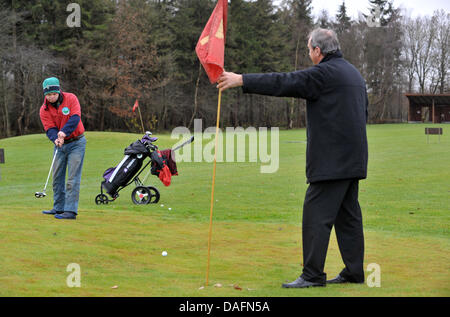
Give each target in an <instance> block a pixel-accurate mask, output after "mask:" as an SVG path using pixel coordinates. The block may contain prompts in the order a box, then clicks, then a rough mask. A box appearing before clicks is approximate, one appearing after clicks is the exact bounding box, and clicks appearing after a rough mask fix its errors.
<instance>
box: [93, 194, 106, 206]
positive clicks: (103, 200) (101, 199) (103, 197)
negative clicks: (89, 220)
mask: <svg viewBox="0 0 450 317" xmlns="http://www.w3.org/2000/svg"><path fill="white" fill-rule="evenodd" d="M95 203H96V204H97V205H101V204H107V203H108V197H107V196H106V195H105V194H98V195H97V196H96V197H95Z"/></svg>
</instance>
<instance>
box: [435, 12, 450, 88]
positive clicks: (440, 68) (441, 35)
mask: <svg viewBox="0 0 450 317" xmlns="http://www.w3.org/2000/svg"><path fill="white" fill-rule="evenodd" d="M432 19H433V20H434V22H435V25H436V37H435V41H434V46H435V54H434V65H433V68H435V70H436V85H435V88H436V89H435V91H436V90H437V88H439V93H441V94H443V93H444V90H445V84H446V80H447V75H448V67H449V44H450V43H449V39H450V13H445V12H444V10H442V9H441V10H436V11H435V12H434V14H433V17H432Z"/></svg>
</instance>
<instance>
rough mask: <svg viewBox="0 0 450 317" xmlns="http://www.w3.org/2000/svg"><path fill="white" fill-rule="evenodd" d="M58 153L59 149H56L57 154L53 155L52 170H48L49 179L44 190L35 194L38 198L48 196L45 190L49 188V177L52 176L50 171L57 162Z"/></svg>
mask: <svg viewBox="0 0 450 317" xmlns="http://www.w3.org/2000/svg"><path fill="white" fill-rule="evenodd" d="M56 154H58V149H56V150H55V155H53V160H52V165H51V166H50V171H48V176H47V181H46V182H45V186H44V190H43V191H42V192H36V193H35V194H34V197H36V198H42V197H45V196H47V195H46V194H45V190H46V189H47V184H48V179H49V178H50V173H51V172H52V170H53V164H54V163H55V158H56Z"/></svg>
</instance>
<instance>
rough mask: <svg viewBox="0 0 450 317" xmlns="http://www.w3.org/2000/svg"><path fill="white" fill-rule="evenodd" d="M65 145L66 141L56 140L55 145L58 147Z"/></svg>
mask: <svg viewBox="0 0 450 317" xmlns="http://www.w3.org/2000/svg"><path fill="white" fill-rule="evenodd" d="M63 144H64V139H60V138H57V139H56V140H55V145H56V146H57V147H62V146H63Z"/></svg>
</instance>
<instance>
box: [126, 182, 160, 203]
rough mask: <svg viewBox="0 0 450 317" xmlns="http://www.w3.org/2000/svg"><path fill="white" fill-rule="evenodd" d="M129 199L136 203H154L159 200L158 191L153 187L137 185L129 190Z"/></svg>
mask: <svg viewBox="0 0 450 317" xmlns="http://www.w3.org/2000/svg"><path fill="white" fill-rule="evenodd" d="M131 200H132V201H133V203H135V204H136V205H147V204H154V203H157V202H158V201H159V192H158V190H157V189H156V188H154V187H145V186H138V187H136V188H135V189H133V191H132V192H131Z"/></svg>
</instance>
